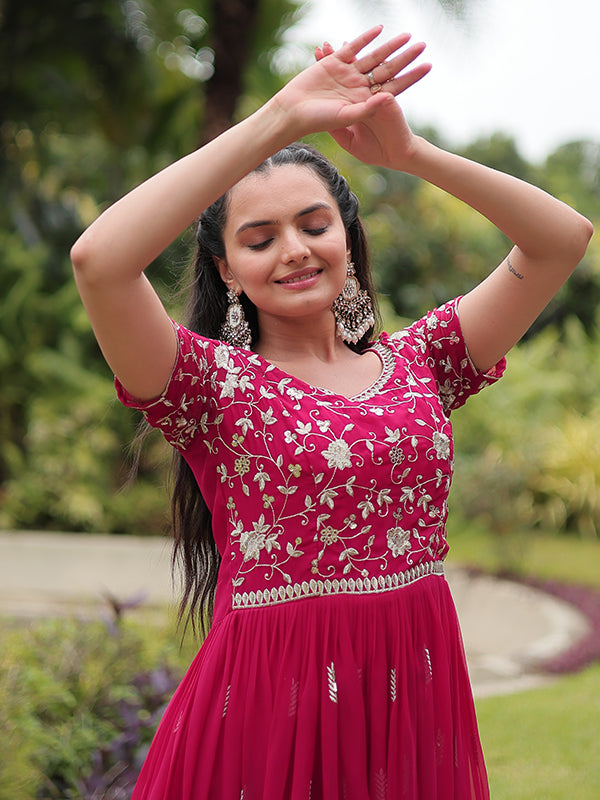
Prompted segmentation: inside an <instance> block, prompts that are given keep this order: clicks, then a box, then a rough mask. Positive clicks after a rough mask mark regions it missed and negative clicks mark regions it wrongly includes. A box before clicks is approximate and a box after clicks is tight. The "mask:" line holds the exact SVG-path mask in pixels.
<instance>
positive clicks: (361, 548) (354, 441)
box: [118, 302, 503, 608]
mask: <svg viewBox="0 0 600 800" xmlns="http://www.w3.org/2000/svg"><path fill="white" fill-rule="evenodd" d="M176 329H177V337H178V344H179V352H178V359H177V364H176V366H175V369H174V371H173V375H172V378H171V381H170V383H169V387H168V389H167V392H166V394H165V395H164V396H163V397H161V398H159V399H158V400H156V401H153V402H150V403H145V404H138V403H136V402H135V401H134V400H133V398H129V397H128V396H127V395H126V393H125V392H124V390H122V388H120V387H119V386H118V388H119V394H120V397H121V399H122V400H123V402H125V403H127V404H128V405H134V406H137V407H141V408H142V410H143V411H144V414H145V415H146V417H147V419H148V420H149V422H150V423H151V424H152V425H154V426H156V427H157V428H159V429H160V430H162V431H163V433H164V435H165V437H166V438H167V440H168V441H169V442H170V443H171V444H173V445H174V446H175V447H177V448H178V449H180V450H181V452H182V453H184V455H185V457H186V459H187V460H188V463H189V464H190V466H191V468H192V470H193V471H194V474H195V475H196V477H197V480H198V483H199V486H200V488H201V490H202V492H203V494H204V497H205V498H206V500H207V503H208V505H209V507H210V509H211V512H212V515H213V531H214V533H215V539H216V543H217V546H218V548H219V550H220V552H221V555H222V557H223V558H222V561H221V567H220V573H219V589H218V591H219V592H222V593H226V594H230V595H231V602H230V608H247V607H253V606H256V605H264V604H269V603H273V602H284V601H288V600H295V599H300V598H304V597H311V596H319V595H327V594H337V593H354V594H356V593H373V592H382V591H391V590H394V589H397V588H401V587H402V586H404V585H406V584H407V583H410V582H412V581H413V580H419V579H420V578H421V577H424V576H426V575H432V574H441V572H442V568H441V562H442V560H443V558H444V557H445V554H446V552H447V549H448V547H447V544H446V540H445V522H446V516H447V502H446V501H447V494H448V490H449V488H450V482H451V478H452V468H453V463H452V462H453V448H452V432H451V426H450V421H449V418H448V414H449V412H450V411H451V410H452V409H454V408H457V407H458V406H460V405H461V404H462V403H463V402H464V401H465V400H466V398H467V397H468V396H469V395H470V394H473V393H474V392H476V391H478V390H479V389H480V388H481V387H482V386H484V385H487V384H488V383H491V382H493V381H494V380H495V378H496V377H498V376H499V375H500V374H501V372H502V367H503V365H499V367H498V369H497V370H496V372H495V373H494V374H493V375H492V374H489V375H487V376H485V375H481V374H479V373H477V372H476V370H475V369H474V367H473V366H472V364H471V362H470V360H469V359H468V356H467V354H466V349H465V347H464V343H463V342H462V337H461V335H460V328H459V327H458V319H457V315H456V302H453V303H450V304H447V305H446V306H443V307H442V308H440V309H437V310H436V311H435V312H432V313H431V314H429V315H428V316H427V317H426V318H424V319H422V320H419V321H418V322H416V323H415V324H414V325H412V326H411V327H410V328H408V329H406V330H405V331H401V332H399V333H398V334H394V335H392V336H387V335H386V334H383V335H382V336H381V337H380V339H379V340H378V341H377V342H376V343H375V344H374V345H373V346H372V348H371V349H372V350H373V351H374V352H376V353H377V355H378V356H379V358H380V360H381V362H382V372H381V375H380V377H379V378H378V380H377V381H376V382H375V383H374V384H373V385H372V386H371V387H369V388H368V389H366V390H364V391H363V392H361V393H359V394H358V395H356V396H355V397H351V398H346V397H344V396H342V395H339V394H336V393H334V392H332V391H329V390H326V389H318V388H313V387H310V386H308V385H307V384H305V383H303V382H301V381H297V380H296V379H295V378H293V377H292V376H290V375H286V374H285V373H284V372H282V371H281V370H279V369H278V368H277V367H274V366H273V365H271V364H269V363H268V362H266V361H264V359H261V358H260V356H258V355H256V354H255V353H250V352H248V351H245V350H236V349H235V348H232V347H230V346H228V345H225V344H223V343H220V342H215V341H213V340H210V339H204V338H202V337H200V336H198V335H196V334H193V333H191V332H190V331H187V330H185V329H184V328H180V327H179V326H176Z"/></svg>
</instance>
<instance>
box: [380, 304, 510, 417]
mask: <svg viewBox="0 0 600 800" xmlns="http://www.w3.org/2000/svg"><path fill="white" fill-rule="evenodd" d="M460 299H461V298H460V297H457V298H455V299H454V300H451V301H449V302H448V303H445V304H444V305H442V306H440V307H439V308H436V309H433V310H432V311H429V312H428V313H427V314H426V315H425V316H424V317H422V318H421V319H419V320H417V321H416V322H414V323H413V324H412V325H410V326H409V327H407V328H405V329H404V330H402V331H398V332H397V333H393V334H392V335H391V337H390V339H391V341H392V342H395V343H396V344H397V345H398V347H399V348H400V349H401V350H402V353H403V355H405V357H407V358H410V353H409V351H411V350H412V351H414V355H415V357H416V358H418V359H419V360H421V361H423V362H424V363H425V365H426V366H427V367H428V368H429V369H430V370H431V372H432V373H433V375H434V377H435V380H436V382H437V387H438V394H439V396H440V398H441V401H442V405H443V407H444V410H445V411H446V413H449V412H450V411H453V410H455V409H457V408H460V406H462V405H463V404H464V403H465V402H466V400H467V399H468V398H469V397H470V396H471V395H474V394H477V393H478V392H479V391H481V389H483V388H484V387H485V386H489V385H490V384H492V383H495V382H496V381H497V380H498V379H499V378H500V377H502V375H503V373H504V370H505V368H506V359H505V358H502V359H501V360H500V361H499V362H498V363H497V364H496V365H495V366H494V367H492V368H491V369H489V370H487V372H481V371H480V370H478V369H477V368H476V367H475V365H474V364H473V362H472V360H471V357H470V356H469V352H468V350H467V345H466V343H465V340H464V337H463V333H462V330H461V327H460V320H459V316H458V304H459V302H460Z"/></svg>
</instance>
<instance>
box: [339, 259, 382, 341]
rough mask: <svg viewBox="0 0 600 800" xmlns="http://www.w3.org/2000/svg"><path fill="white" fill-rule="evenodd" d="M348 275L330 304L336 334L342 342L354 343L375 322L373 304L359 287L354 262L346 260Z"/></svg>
mask: <svg viewBox="0 0 600 800" xmlns="http://www.w3.org/2000/svg"><path fill="white" fill-rule="evenodd" d="M346 267H347V270H348V275H347V277H346V281H345V283H344V286H343V287H342V291H341V293H340V294H339V295H338V296H337V297H336V299H335V300H334V302H333V305H332V306H331V310H332V311H333V314H334V316H335V323H336V331H337V335H338V336H339V338H340V339H342V340H343V341H344V342H352V343H353V344H356V342H358V340H359V339H360V338H361V337H362V336H364V335H365V333H366V332H367V331H368V330H369V328H370V327H372V326H373V325H374V324H375V316H374V314H373V304H372V303H371V298H370V297H369V295H368V293H367V292H366V290H365V289H361V288H360V283H359V282H358V278H357V277H356V272H355V269H354V264H353V263H352V262H351V261H350V260H348V263H347V265H346Z"/></svg>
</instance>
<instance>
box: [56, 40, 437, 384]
mask: <svg viewBox="0 0 600 800" xmlns="http://www.w3.org/2000/svg"><path fill="white" fill-rule="evenodd" d="M380 33H381V26H378V27H377V28H373V29H371V30H370V31H367V32H366V33H364V34H362V35H361V36H359V37H357V38H356V39H355V40H354V41H352V42H350V43H349V44H346V45H344V46H343V47H342V48H340V50H338V51H337V52H335V53H333V52H332V53H331V54H330V55H329V56H328V57H327V58H324V59H323V60H322V61H321V62H320V63H319V64H314V65H313V66H311V67H309V68H308V69H306V70H304V71H303V72H301V73H300V74H299V75H298V76H296V78H294V79H293V80H292V81H290V83H288V84H287V85H286V86H285V87H284V88H283V89H282V90H281V91H280V92H278V93H277V94H276V95H275V96H274V97H273V98H272V99H271V100H270V101H269V102H267V103H266V104H265V105H264V106H263V107H262V108H260V109H259V110H258V111H257V112H256V113H255V114H253V115H252V116H250V117H249V118H248V119H246V120H244V121H243V122H241V123H239V124H238V125H236V126H234V127H232V128H231V129H229V130H228V131H226V132H225V133H224V134H222V135H221V136H219V137H218V138H217V139H215V140H214V141H212V142H210V143H209V144H207V145H206V146H205V147H203V148H201V149H200V150H197V151H196V152H194V153H192V154H190V155H188V156H186V157H185V158H183V159H181V160H180V161H177V162H176V163H174V164H172V165H171V166H169V167H167V168H166V169H165V170H163V171H162V172H160V173H158V174H157V175H155V176H154V177H152V178H150V179H149V180H148V181H146V182H145V183H143V184H142V185H141V186H139V187H137V188H136V189H134V190H133V191H132V192H130V193H129V194H128V195H126V196H125V197H124V198H122V199H121V200H119V201H118V202H117V203H115V204H114V205H113V206H112V207H110V208H109V209H108V210H107V211H105V212H104V213H103V214H102V215H101V216H100V217H99V218H98V219H97V220H96V221H95V222H94V223H93V224H92V225H91V226H90V227H89V228H88V229H87V230H86V231H85V232H84V233H83V235H82V236H81V237H80V238H79V240H78V241H77V242H76V243H75V245H74V246H73V248H72V251H71V258H72V261H73V267H74V271H75V279H76V282H77V286H78V288H79V292H80V294H81V297H82V300H83V303H84V305H85V308H86V310H87V312H88V315H89V317H90V320H91V323H92V326H93V329H94V332H95V334H96V337H97V339H98V342H99V344H100V347H101V349H102V351H103V353H104V356H105V358H106V360H107V361H108V363H109V365H110V366H111V368H112V370H113V371H114V373H115V374H116V375H117V376H118V377H119V379H120V380H121V382H122V383H123V385H124V386H125V387H126V388H127V389H128V390H129V391H130V392H131V393H132V394H133V395H134V396H136V397H137V398H139V399H150V398H153V397H155V396H157V395H158V394H159V393H160V392H161V391H162V389H163V388H164V386H165V385H166V383H167V381H168V378H169V375H170V372H171V370H172V367H173V363H174V359H175V353H176V341H175V334H174V331H173V327H172V325H171V322H170V320H169V318H168V316H167V313H166V311H165V309H164V308H163V306H162V304H161V303H160V301H159V299H158V297H157V295H156V294H155V292H154V290H153V289H152V287H151V285H150V283H149V281H148V280H147V278H146V277H145V275H144V270H145V269H146V267H148V265H149V264H150V263H151V262H152V261H153V260H154V259H155V258H156V257H157V256H158V255H159V254H160V253H161V252H162V251H163V250H164V249H165V248H166V247H167V246H168V245H169V244H170V243H171V242H172V241H173V240H174V239H175V238H176V237H177V236H178V235H179V234H180V233H181V232H182V231H184V230H185V229H186V228H187V227H188V225H190V223H191V222H192V221H193V220H194V219H195V218H196V217H197V216H198V215H199V214H200V213H201V212H202V211H203V210H204V209H205V208H206V207H207V206H209V205H210V204H211V203H212V202H213V201H214V200H216V199H217V198H218V197H220V196H221V195H222V194H224V193H225V192H226V191H227V190H228V189H229V188H230V187H231V186H233V185H234V184H235V183H236V182H237V181H239V180H240V179H241V178H242V177H244V176H245V175H246V174H247V173H248V172H250V171H251V170H252V169H254V168H255V167H256V166H258V165H259V164H260V163H261V162H262V161H264V160H265V159H266V158H267V157H268V156H270V155H272V154H273V153H274V152H276V151H277V150H279V149H280V148H281V147H284V146H285V145H287V144H289V143H290V142H293V141H294V140H296V139H298V138H299V137H301V136H304V135H306V134H309V133H313V132H316V131H322V130H328V129H329V128H332V127H340V126H341V127H345V126H348V125H352V124H355V123H356V122H358V121H359V120H361V119H366V118H368V117H369V116H371V115H372V114H374V113H375V111H376V109H377V106H378V105H379V104H380V103H381V102H382V100H383V99H384V98H383V97H382V96H377V95H373V94H372V93H371V92H370V90H369V80H368V78H367V76H366V74H365V71H364V70H366V69H367V68H370V67H369V64H370V63H371V62H370V61H369V62H367V63H366V65H365V66H364V69H363V71H361V62H360V61H359V60H357V57H358V56H359V54H360V52H361V50H362V49H363V48H364V47H366V46H367V45H369V44H370V43H371V42H372V41H373V40H374V39H375V38H376V37H377V36H378V35H379V34H380ZM408 38H409V37H406V36H400V37H396V38H395V39H392V40H390V41H389V42H388V43H386V44H384V45H381V46H380V47H379V48H378V49H377V50H376V51H375V53H376V54H377V55H375V56H374V58H375V59H376V60H377V59H379V60H384V59H386V58H391V59H392V60H393V58H394V53H395V52H396V51H397V50H398V49H401V48H402V47H404V45H405V44H406V42H407V40H408ZM418 52H420V50H419V51H418ZM418 52H417V51H414V53H413V55H412V57H409V58H408V59H406V58H404V59H402V60H401V61H398V62H397V71H398V72H400V71H405V70H406V67H407V66H408V65H409V64H410V63H411V61H412V60H413V59H414V58H415V57H416V56H417V55H418ZM371 58H373V56H372V57H371ZM421 72H422V70H421V71H419V70H418V69H417V70H414V71H412V72H410V71H409V72H408V74H406V75H405V77H404V78H403V80H402V82H399V83H398V85H397V87H396V88H397V91H398V92H400V91H402V90H403V89H404V88H406V87H407V86H408V85H410V84H411V82H414V81H416V80H418V79H419V77H420V76H421Z"/></svg>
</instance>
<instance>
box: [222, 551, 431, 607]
mask: <svg viewBox="0 0 600 800" xmlns="http://www.w3.org/2000/svg"><path fill="white" fill-rule="evenodd" d="M443 574H444V564H443V562H441V561H425V562H423V563H421V564H418V565H417V566H416V567H413V568H412V569H409V570H406V572H399V573H394V574H391V575H390V574H388V575H385V576H384V575H380V576H379V578H371V579H370V580H368V579H367V580H362V579H361V578H358V579H357V580H354V578H350V579H349V580H346V579H345V578H342V579H341V580H337V579H334V580H332V581H330V580H325V581H321V580H319V581H316V580H311V581H303V582H302V583H294V584H291V585H288V586H285V587H284V586H280V587H279V588H277V589H275V588H273V589H265V590H264V591H260V590H259V591H256V592H248V593H247V592H243V593H239V592H238V593H236V594H234V595H233V608H255V607H256V606H267V605H273V604H275V603H285V602H287V601H289V600H299V599H302V598H305V597H321V596H326V595H337V594H378V593H380V592H388V591H393V590H394V589H400V588H401V587H402V586H408V585H409V584H411V583H414V582H415V581H418V580H421V578H425V577H427V576H428V575H443Z"/></svg>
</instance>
